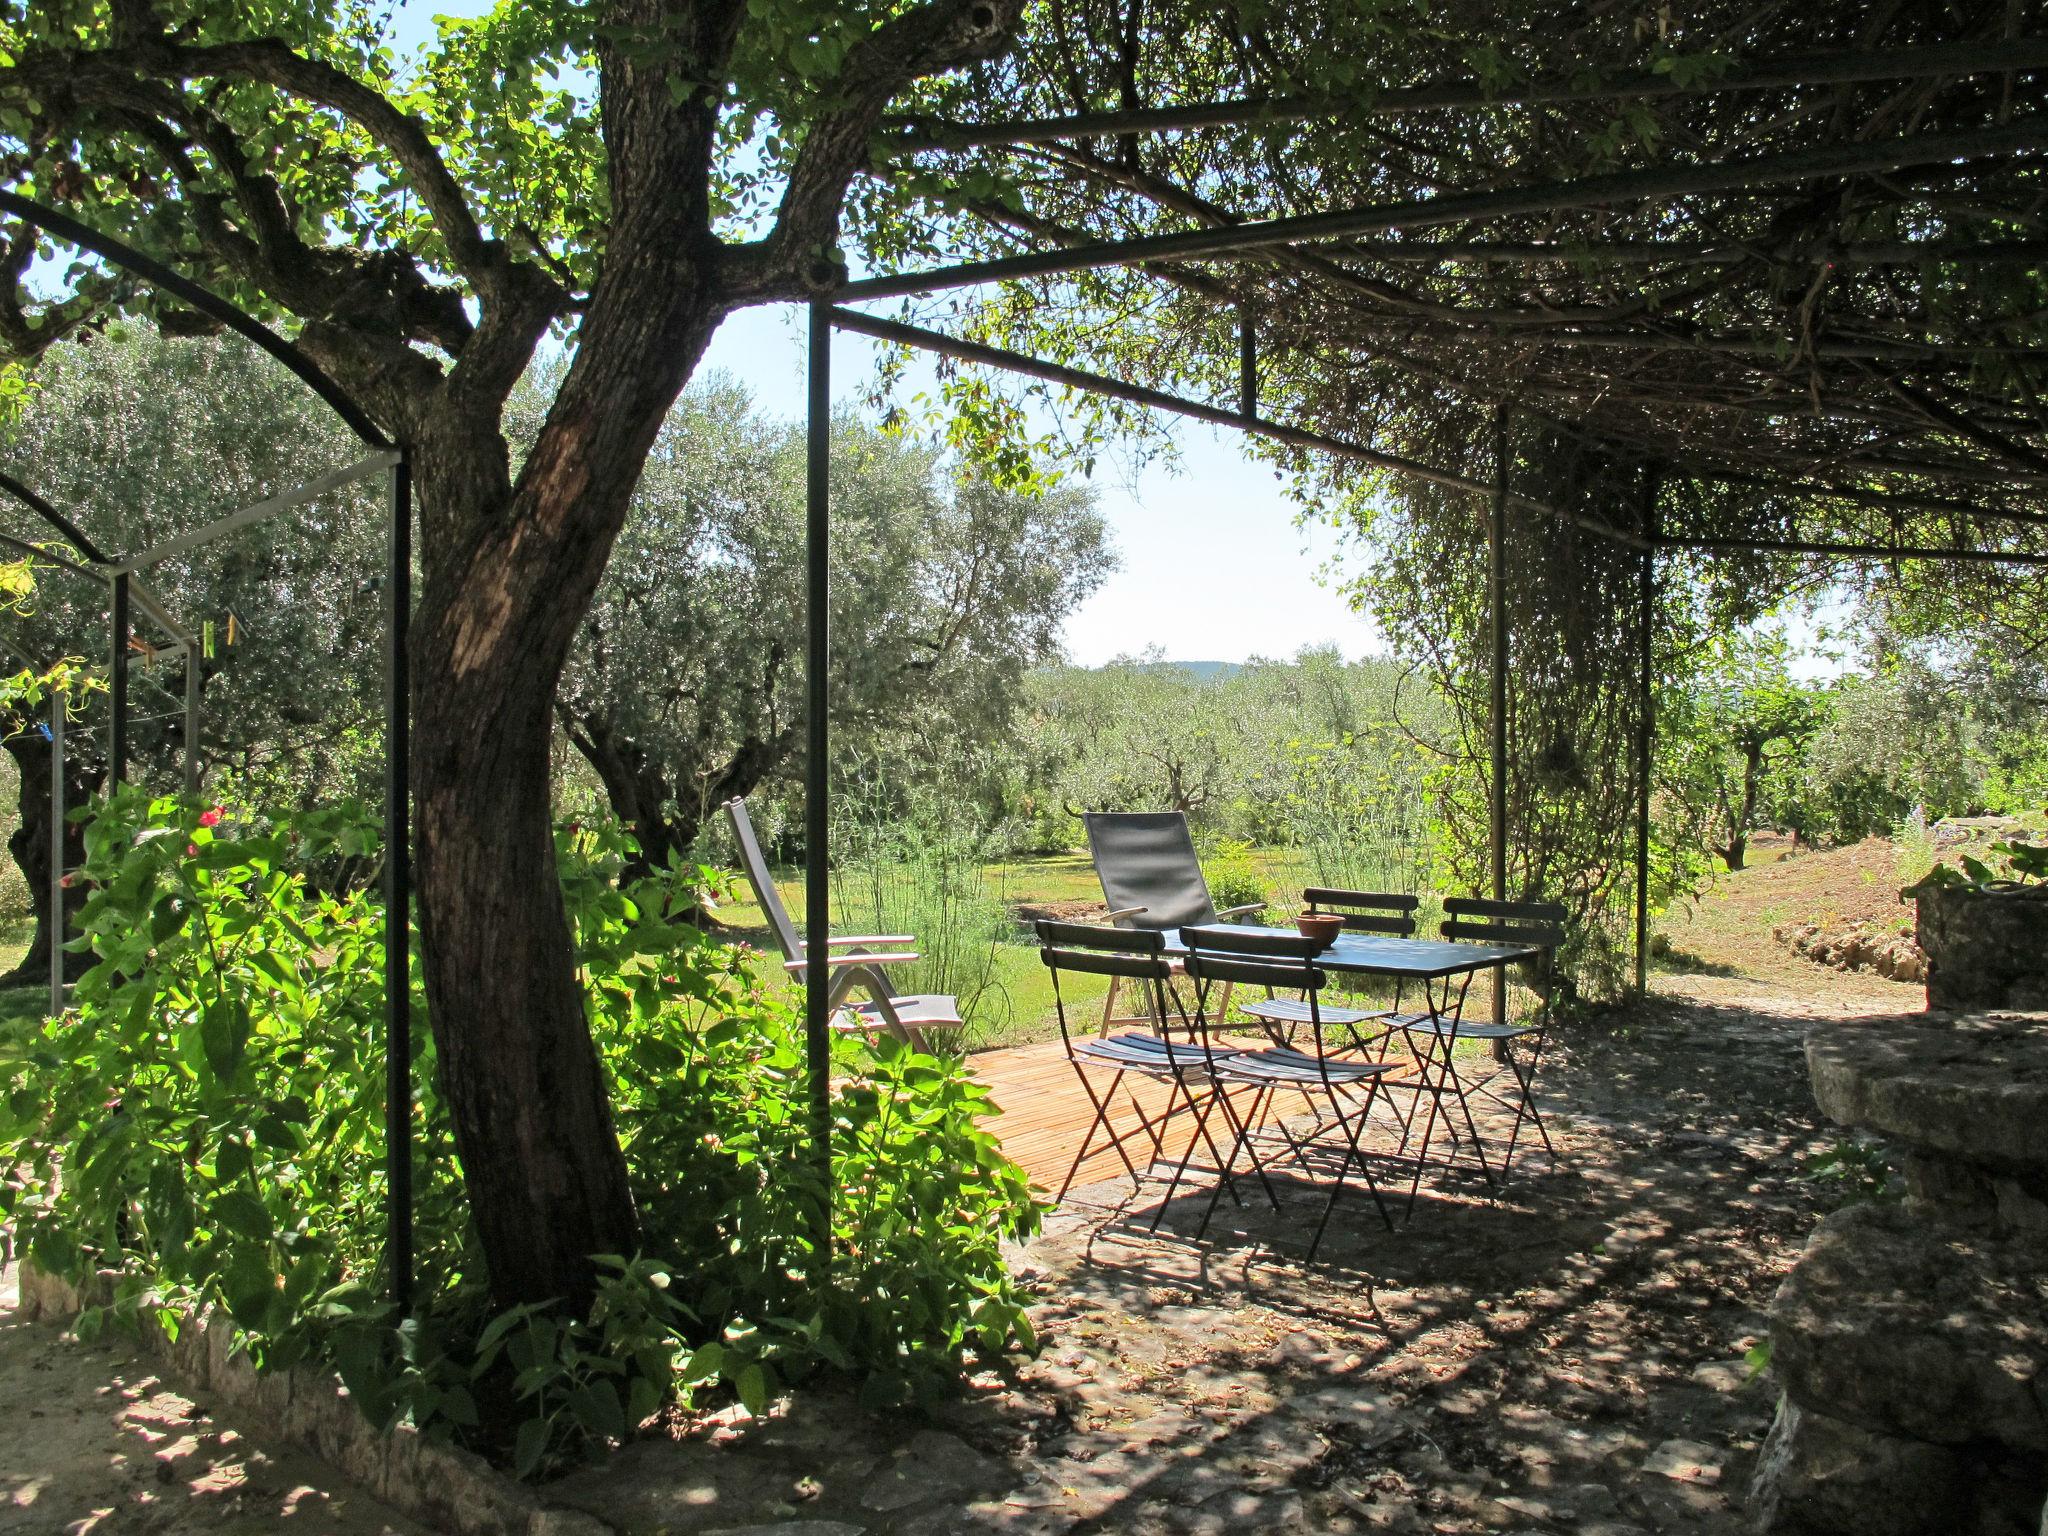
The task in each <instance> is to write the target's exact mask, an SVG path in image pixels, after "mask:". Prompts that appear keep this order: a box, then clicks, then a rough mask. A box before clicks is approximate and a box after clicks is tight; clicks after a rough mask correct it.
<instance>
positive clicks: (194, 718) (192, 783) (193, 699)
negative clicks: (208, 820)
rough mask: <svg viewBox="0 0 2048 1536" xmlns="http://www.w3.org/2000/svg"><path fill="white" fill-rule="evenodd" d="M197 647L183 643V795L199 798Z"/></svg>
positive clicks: (198, 656) (198, 662) (198, 659)
mask: <svg viewBox="0 0 2048 1536" xmlns="http://www.w3.org/2000/svg"><path fill="white" fill-rule="evenodd" d="M199 664H200V654H199V647H198V645H196V644H195V643H193V642H191V641H189V640H188V641H187V642H186V643H185V793H186V794H188V795H191V796H192V797H193V798H194V799H197V798H198V796H199Z"/></svg>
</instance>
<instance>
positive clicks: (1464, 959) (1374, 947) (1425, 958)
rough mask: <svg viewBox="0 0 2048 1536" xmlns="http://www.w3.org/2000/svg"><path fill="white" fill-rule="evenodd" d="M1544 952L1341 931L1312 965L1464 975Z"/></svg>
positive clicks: (1176, 940) (1175, 940)
mask: <svg viewBox="0 0 2048 1536" xmlns="http://www.w3.org/2000/svg"><path fill="white" fill-rule="evenodd" d="M1231 926H1233V927H1236V928H1240V929H1242V930H1243V931H1244V932H1247V933H1271V934H1284V935H1285V936H1286V937H1288V938H1290V939H1293V938H1299V937H1300V935H1299V934H1298V933H1296V932H1295V930H1294V929H1292V928H1269V927H1265V926H1262V925H1260V924H1257V923H1237V924H1232V925H1231ZM1166 947H1167V948H1168V949H1169V950H1183V949H1185V948H1186V946H1185V945H1183V944H1182V943H1181V942H1180V931H1179V930H1178V929H1174V930H1170V931H1169V932H1168V933H1167V935H1166ZM1541 953H1542V951H1541V950H1539V949H1537V948H1536V947H1534V946H1533V945H1529V944H1453V943H1451V942H1450V941H1449V940H1447V939H1395V938H1388V937H1386V936H1385V935H1382V934H1373V933H1349V932H1346V933H1341V934H1339V935H1338V936H1337V939H1336V942H1335V943H1333V944H1331V945H1330V947H1329V948H1328V949H1325V950H1323V951H1321V952H1320V953H1318V954H1317V955H1316V964H1318V965H1320V966H1322V967H1323V969H1325V970H1328V971H1349V972H1353V973H1355V974H1358V975H1368V976H1408V977H1416V978H1420V979H1423V980H1437V979H1440V978H1442V977H1445V976H1463V975H1465V974H1466V973H1467V972H1470V971H1484V970H1490V969H1492V968H1493V967H1495V966H1501V965H1512V964H1514V963H1515V962H1516V961H1517V960H1532V959H1534V958H1535V957H1536V956H1537V955H1539V954H1541Z"/></svg>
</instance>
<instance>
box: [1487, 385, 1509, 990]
mask: <svg viewBox="0 0 2048 1536" xmlns="http://www.w3.org/2000/svg"><path fill="white" fill-rule="evenodd" d="M1507 524H1508V408H1507V407H1506V406H1505V405H1497V406H1495V407H1494V408H1493V508H1492V511H1491V513H1490V515H1489V516H1488V518H1487V520H1486V620H1487V641H1488V650H1489V655H1490V660H1489V663H1488V666H1487V679H1486V682H1487V723H1486V732H1487V783H1486V809H1487V817H1486V825H1487V856H1488V862H1489V864H1490V866H1491V868H1490V874H1491V877H1492V879H1491V885H1492V893H1493V899H1494V900H1495V901H1506V900H1507V899H1508V617H1507V602H1506V596H1507ZM1507 1016H1508V978H1507V972H1505V971H1503V970H1500V969H1499V968H1498V967H1496V968H1495V970H1494V973H1493V1017H1494V1022H1495V1023H1503V1022H1505V1021H1506V1019H1507Z"/></svg>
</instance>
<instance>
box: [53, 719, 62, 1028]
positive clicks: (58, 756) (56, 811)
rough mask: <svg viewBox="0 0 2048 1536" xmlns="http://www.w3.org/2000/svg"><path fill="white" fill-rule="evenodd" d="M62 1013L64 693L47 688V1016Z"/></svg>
mask: <svg viewBox="0 0 2048 1536" xmlns="http://www.w3.org/2000/svg"><path fill="white" fill-rule="evenodd" d="M63 1011H64V690H63V689H61V688H58V687H55V686H54V685H53V686H52V687H51V689H50V1016H51V1017H52V1018H54V1017H56V1016H57V1015H58V1014H60V1013H62V1012H63Z"/></svg>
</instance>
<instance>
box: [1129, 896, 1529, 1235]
mask: <svg viewBox="0 0 2048 1536" xmlns="http://www.w3.org/2000/svg"><path fill="white" fill-rule="evenodd" d="M1233 926H1234V927H1238V928H1241V929H1243V930H1245V931H1248V932H1251V933H1270V934H1273V935H1274V936H1276V937H1285V938H1298V937H1299V935H1298V934H1297V932H1296V931H1295V930H1294V929H1292V928H1274V927H1268V926H1264V925H1261V924H1256V923H1244V924H1234V925H1233ZM1166 948H1167V949H1168V951H1174V950H1182V951H1185V949H1186V946H1185V945H1183V944H1182V943H1181V942H1180V933H1179V931H1178V930H1169V931H1168V932H1167V934H1166ZM1542 953H1543V951H1542V950H1541V949H1540V948H1538V947H1537V946H1535V945H1533V944H1461V943H1453V942H1452V941H1450V940H1448V939H1401V938H1393V937H1390V936H1387V935H1382V934H1370V933H1350V932H1346V933H1341V934H1339V935H1338V936H1337V937H1336V938H1335V939H1334V940H1332V941H1331V943H1330V945H1329V947H1328V948H1326V949H1324V950H1323V951H1321V952H1320V953H1319V954H1318V955H1317V956H1316V963H1317V964H1318V965H1320V966H1321V967H1322V968H1323V969H1324V970H1326V971H1334V972H1337V973H1339V974H1341V975H1350V976H1386V977H1391V978H1392V979H1393V980H1395V981H1396V982H1417V983H1419V984H1420V985H1421V988H1422V1005H1423V1006H1422V1007H1421V1008H1420V1009H1418V1010H1417V1011H1415V1012H1414V1013H1411V1014H1407V1015H1395V1016H1393V1019H1392V1022H1393V1023H1394V1025H1395V1027H1397V1028H1399V1029H1400V1030H1401V1032H1402V1034H1403V1035H1404V1036H1405V1037H1406V1039H1407V1041H1408V1044H1409V1048H1410V1049H1411V1050H1412V1051H1414V1053H1415V1062H1416V1076H1415V1079H1414V1081H1413V1083H1412V1084H1411V1085H1408V1086H1411V1087H1412V1089H1413V1091H1414V1092H1415V1094H1416V1095H1417V1098H1418V1101H1419V1100H1420V1099H1421V1098H1422V1097H1425V1096H1426V1097H1427V1098H1428V1099H1429V1114H1428V1117H1427V1119H1426V1120H1425V1121H1424V1123H1423V1128H1422V1144H1421V1145H1420V1146H1419V1147H1418V1148H1417V1149H1416V1152H1415V1157H1414V1160H1413V1170H1414V1171H1413V1174H1412V1177H1411V1178H1410V1181H1409V1186H1408V1206H1407V1208H1408V1210H1410V1211H1413V1210H1414V1208H1415V1198H1416V1195H1417V1193H1418V1192H1419V1191H1420V1189H1421V1187H1422V1171H1423V1169H1424V1167H1425V1166H1427V1164H1428V1160H1429V1148H1430V1142H1431V1139H1432V1137H1433V1135H1434V1133H1435V1130H1436V1119H1437V1112H1438V1109H1439V1106H1440V1105H1441V1103H1442V1100H1443V1097H1444V1095H1445V1094H1446V1093H1449V1094H1450V1096H1451V1097H1452V1098H1453V1099H1455V1100H1456V1101H1457V1105H1458V1109H1459V1111H1460V1113H1461V1115H1462V1117H1463V1119H1464V1122H1465V1132H1466V1135H1467V1137H1469V1138H1470V1143H1471V1147H1472V1154H1473V1156H1474V1158H1476V1159H1477V1161H1478V1163H1479V1171H1480V1173H1481V1175H1482V1176H1484V1178H1485V1179H1486V1182H1487V1185H1488V1187H1489V1188H1491V1187H1493V1186H1494V1185H1495V1183H1496V1180H1495V1179H1494V1175H1493V1168H1492V1166H1491V1165H1490V1164H1489V1163H1488V1162H1487V1160H1486V1145H1485V1141H1484V1139H1483V1138H1482V1137H1481V1136H1480V1134H1479V1126H1478V1123H1477V1122H1476V1121H1475V1120H1474V1119H1473V1118H1472V1106H1471V1105H1470V1104H1469V1103H1467V1102H1466V1100H1465V1096H1464V1095H1463V1094H1461V1093H1458V1092H1456V1091H1455V1089H1453V1088H1449V1087H1447V1086H1446V1085H1447V1084H1448V1083H1451V1082H1454V1081H1455V1073H1454V1072H1453V1070H1452V1065H1451V1053H1452V1051H1454V1050H1455V1049H1456V1048H1457V1044H1458V1023H1459V1020H1460V1019H1461V1017H1462V1016H1463V1013H1464V1007H1465V996H1466V994H1467V993H1468V992H1469V991H1470V990H1471V986H1472V979H1473V978H1474V977H1475V976H1477V975H1478V974H1479V973H1480V972H1482V971H1494V970H1505V969H1506V968H1507V967H1508V966H1510V965H1514V964H1517V963H1518V962H1520V961H1524V960H1534V959H1536V958H1538V957H1539V956H1540V955H1541V954H1542ZM1404 1018H1405V1019H1406V1020H1407V1022H1405V1023H1404V1022H1402V1020H1403V1019H1404ZM1446 1020H1447V1021H1448V1022H1449V1028H1448V1029H1445V1028H1441V1027H1440V1026H1441V1025H1442V1024H1443V1023H1444V1022H1445V1021H1446ZM1503 1022H1504V1021H1503ZM1418 1033H1420V1034H1421V1035H1422V1037H1423V1039H1422V1042H1421V1043H1418V1041H1417V1035H1418ZM1413 1126H1414V1121H1413V1114H1412V1111H1411V1114H1410V1119H1409V1122H1408V1124H1407V1125H1406V1126H1404V1127H1403V1130H1402V1136H1401V1146H1402V1150H1403V1151H1404V1152H1405V1150H1406V1148H1407V1144H1408V1138H1409V1136H1410V1134H1412V1131H1413ZM1446 1133H1447V1134H1448V1135H1449V1137H1450V1139H1451V1141H1452V1142H1453V1143H1454V1144H1455V1143H1456V1142H1457V1141H1458V1140H1459V1137H1458V1135H1457V1132H1456V1130H1455V1129H1454V1128H1452V1127H1449V1126H1447V1127H1446ZM1455 1157H1456V1153H1455V1151H1453V1153H1452V1154H1451V1156H1450V1157H1447V1158H1446V1159H1445V1164H1446V1166H1450V1165H1451V1164H1452V1163H1453V1162H1454V1161H1455Z"/></svg>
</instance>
